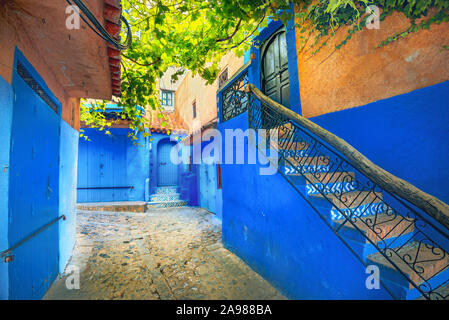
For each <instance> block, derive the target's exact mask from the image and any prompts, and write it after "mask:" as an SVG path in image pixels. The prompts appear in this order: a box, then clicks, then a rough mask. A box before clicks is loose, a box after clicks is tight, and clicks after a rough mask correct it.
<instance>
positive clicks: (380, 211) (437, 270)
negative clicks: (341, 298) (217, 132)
mask: <svg viewBox="0 0 449 320" xmlns="http://www.w3.org/2000/svg"><path fill="white" fill-rule="evenodd" d="M248 100H249V103H248V114H249V125H250V127H251V128H253V129H268V130H269V132H270V134H272V133H273V132H275V133H277V134H278V142H277V144H276V145H273V144H272V143H271V147H274V148H276V149H277V151H278V154H279V163H280V165H279V169H278V170H279V172H280V173H281V174H282V175H283V176H284V177H285V178H286V179H287V180H288V181H289V182H290V184H291V185H292V186H293V187H294V188H295V189H296V190H297V191H298V192H299V193H300V195H301V196H302V197H303V198H304V199H305V200H306V201H307V202H308V203H309V204H310V205H311V206H312V207H313V208H314V211H316V212H317V213H318V214H319V215H320V216H321V218H322V219H323V220H324V221H325V222H326V224H327V225H328V226H329V227H330V228H331V229H332V231H333V232H334V233H335V234H336V235H337V236H338V238H339V239H340V240H342V241H343V242H344V243H345V244H346V246H347V247H348V248H349V249H350V250H351V251H352V252H353V253H354V254H355V255H356V256H357V257H358V259H359V260H360V261H361V262H362V263H363V264H364V265H365V266H368V265H377V266H379V267H380V268H383V270H390V271H385V272H384V273H388V272H394V273H395V277H396V278H395V280H394V281H395V282H396V283H397V284H399V285H400V286H401V287H403V288H405V289H404V290H408V292H409V294H410V295H411V296H407V298H415V299H416V298H421V299H449V254H448V252H449V236H448V232H446V231H443V230H442V229H441V228H440V226H439V225H437V224H435V223H434V222H433V220H432V219H431V218H429V216H427V215H426V214H425V213H422V212H421V211H420V210H418V209H416V208H415V207H413V206H412V205H411V204H409V203H408V202H406V201H404V200H403V199H401V198H399V197H397V196H396V195H394V194H391V193H388V192H387V191H385V190H383V189H381V188H380V187H379V186H378V185H377V184H375V183H374V182H373V181H372V180H370V179H369V178H368V177H366V176H364V175H363V174H362V173H361V172H359V171H358V170H357V169H355V168H354V167H353V166H352V165H351V163H349V162H348V161H347V159H345V158H344V157H342V156H341V154H340V153H338V152H337V151H336V150H335V149H333V147H331V146H330V145H328V144H327V143H326V142H324V141H323V140H322V139H320V138H318V137H316V136H314V135H313V134H312V133H310V132H309V131H307V130H306V129H305V128H303V127H302V126H301V125H299V124H298V123H296V122H295V121H293V120H291V119H288V118H287V117H286V116H284V115H282V114H280V113H279V112H278V111H277V110H276V108H275V107H273V106H270V105H268V104H267V103H265V102H263V101H261V100H259V99H258V98H257V97H256V96H255V95H254V94H249V98H248ZM298 176H299V177H301V178H302V179H300V180H301V181H302V182H301V183H302V185H303V186H305V188H299V187H298V179H297V177H298ZM294 177H296V178H294ZM317 199H320V200H321V201H322V200H324V202H325V203H328V206H327V207H326V206H325V205H324V206H323V204H322V202H320V205H316V204H317V202H316V200H317ZM314 201H315V202H314ZM348 240H351V241H348ZM354 241H359V243H362V244H363V245H369V246H370V248H372V250H371V252H372V253H370V254H368V255H367V254H365V253H364V252H361V251H363V250H360V244H357V245H354V243H355V242H354ZM391 270H392V271H391ZM398 278H399V279H400V280H398ZM382 279H385V278H382ZM387 279H388V280H389V281H387V282H385V281H383V280H381V283H382V284H383V287H384V288H386V290H388V291H389V292H390V294H391V295H392V296H393V297H394V298H398V299H401V298H404V296H397V292H398V291H397V290H394V289H391V290H390V289H389V287H391V285H388V283H390V281H391V279H389V278H388V277H387ZM395 288H397V287H395Z"/></svg>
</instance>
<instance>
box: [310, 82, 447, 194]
mask: <svg viewBox="0 0 449 320" xmlns="http://www.w3.org/2000/svg"><path fill="white" fill-rule="evenodd" d="M310 120H311V121H313V122H315V123H317V124H318V125H320V126H322V127H323V128H325V129H327V130H328V131H330V132H332V133H334V134H335V135H337V136H339V137H340V138H342V139H344V140H346V141H347V142H348V143H350V144H351V145H352V146H354V147H355V148H356V149H357V150H359V151H360V152H361V153H363V154H364V155H365V156H367V157H368V158H369V159H370V160H371V161H373V162H374V163H375V164H377V165H379V166H380V167H382V168H383V169H385V170H387V171H389V172H390V173H392V174H394V175H396V176H398V177H400V178H402V179H404V180H406V181H408V182H410V183H411V184H413V185H415V186H416V187H418V188H420V189H422V190H424V191H425V192H428V193H430V194H431V195H434V196H435V197H437V198H439V199H441V200H442V201H444V202H446V203H449V188H447V182H448V181H449V161H448V159H449V142H448V141H449V140H448V139H449V81H446V82H443V83H440V84H436V85H433V86H430V87H426V88H422V89H418V90H414V91H412V92H410V93H407V94H403V95H399V96H395V97H391V98H388V99H385V100H380V101H376V102H373V103H370V104H368V105H365V106H361V107H357V108H352V109H347V110H343V111H339V112H334V113H329V114H325V115H322V116H318V117H314V118H311V119H310Z"/></svg>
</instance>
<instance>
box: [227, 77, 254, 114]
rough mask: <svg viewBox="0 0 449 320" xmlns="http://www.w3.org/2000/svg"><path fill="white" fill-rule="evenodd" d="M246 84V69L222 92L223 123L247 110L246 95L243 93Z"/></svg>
mask: <svg viewBox="0 0 449 320" xmlns="http://www.w3.org/2000/svg"><path fill="white" fill-rule="evenodd" d="M248 83H249V82H248V69H246V70H245V71H243V72H242V74H241V75H239V76H238V77H237V78H236V79H235V80H234V81H233V82H232V83H231V84H230V85H229V86H228V87H227V88H226V89H225V90H223V92H222V121H223V122H224V121H227V120H229V119H232V118H234V117H236V116H238V115H239V114H242V113H243V112H245V111H246V110H247V106H248V94H247V93H246V92H245V86H246V85H247V84H248Z"/></svg>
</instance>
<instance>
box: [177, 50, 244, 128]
mask: <svg viewBox="0 0 449 320" xmlns="http://www.w3.org/2000/svg"><path fill="white" fill-rule="evenodd" d="M243 60H244V59H243V57H240V58H238V57H236V56H235V55H234V54H233V53H232V52H231V53H228V54H226V55H225V56H224V57H223V59H222V60H221V61H220V64H219V66H220V69H221V70H224V69H225V68H226V67H228V77H229V78H231V77H232V76H233V75H234V73H235V72H236V71H238V69H239V68H240V67H241V66H243ZM217 90H218V79H217V80H215V82H214V83H213V84H212V85H206V81H205V80H203V79H202V78H201V77H200V76H198V75H197V76H194V77H192V73H191V72H190V71H189V72H188V73H187V75H186V77H185V78H184V80H183V81H182V83H181V84H180V86H179V87H178V89H177V91H176V93H175V109H176V113H177V114H178V115H179V117H180V118H181V119H182V120H183V121H184V123H185V124H186V125H187V129H188V130H189V132H190V133H191V132H193V131H196V130H199V129H200V128H201V127H202V126H203V125H205V124H206V123H208V122H209V121H211V120H213V119H215V118H216V117H217ZM194 101H196V108H197V112H196V113H197V117H196V119H193V111H192V104H193V102H194Z"/></svg>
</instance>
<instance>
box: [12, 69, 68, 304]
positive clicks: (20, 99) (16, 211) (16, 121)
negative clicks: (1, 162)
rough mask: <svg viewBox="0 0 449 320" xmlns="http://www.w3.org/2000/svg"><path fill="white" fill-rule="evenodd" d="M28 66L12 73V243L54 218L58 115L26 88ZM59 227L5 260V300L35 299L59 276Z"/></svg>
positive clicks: (57, 178)
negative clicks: (7, 260) (11, 259)
mask: <svg viewBox="0 0 449 320" xmlns="http://www.w3.org/2000/svg"><path fill="white" fill-rule="evenodd" d="M24 63H25V62H24ZM28 68H30V70H28V69H27V71H28V72H29V74H28V76H27V77H24V75H23V74H21V76H20V75H19V74H18V73H17V71H15V72H14V77H13V87H14V93H15V100H14V110H13V121H12V132H11V171H10V190H9V203H10V209H9V210H10V211H9V234H8V237H9V243H10V245H11V246H12V245H14V244H16V243H18V242H19V241H21V240H22V239H24V238H26V237H27V236H29V235H31V234H32V233H33V232H35V231H37V230H38V229H40V228H41V227H42V226H44V225H46V224H47V223H49V222H50V221H52V220H54V219H55V218H57V217H58V216H59V212H58V201H59V139H60V138H59V130H60V116H59V115H58V113H57V112H58V110H56V112H55V111H54V110H53V109H51V108H50V106H49V105H48V104H47V103H46V102H44V100H43V99H42V98H41V96H39V95H38V94H36V93H35V91H33V89H32V88H31V87H30V86H29V84H28V83H30V82H29V81H30V77H36V78H37V77H38V75H37V74H35V71H34V70H32V69H31V67H28ZM21 70H23V69H21ZM26 78H27V81H28V82H25V81H24V79H26ZM41 89H42V86H41ZM47 97H48V96H47ZM58 230H59V229H58V223H56V224H53V225H52V226H51V227H50V228H49V229H46V230H45V231H43V232H42V233H40V234H38V235H37V236H35V237H33V238H32V239H31V240H29V241H27V242H26V243H25V244H23V245H22V246H20V247H19V248H17V249H16V250H14V252H13V254H14V260H13V261H12V262H10V263H9V288H10V289H9V291H10V292H9V295H10V299H40V298H41V297H42V296H43V295H44V293H45V292H46V290H47V289H48V288H49V286H50V284H51V283H52V281H53V280H54V279H55V277H56V276H57V274H58V264H59V236H58V232H59V231H58Z"/></svg>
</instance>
